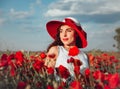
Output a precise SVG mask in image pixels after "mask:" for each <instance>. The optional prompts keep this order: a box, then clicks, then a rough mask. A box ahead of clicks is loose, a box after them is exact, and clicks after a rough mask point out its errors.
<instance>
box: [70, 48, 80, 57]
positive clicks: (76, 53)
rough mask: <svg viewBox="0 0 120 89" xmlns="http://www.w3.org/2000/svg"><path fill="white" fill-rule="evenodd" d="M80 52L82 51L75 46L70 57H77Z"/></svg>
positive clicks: (71, 49)
mask: <svg viewBox="0 0 120 89" xmlns="http://www.w3.org/2000/svg"><path fill="white" fill-rule="evenodd" d="M79 52H80V50H79V49H78V47H77V46H74V47H72V48H70V50H69V53H68V55H69V56H76V55H78V54H79Z"/></svg>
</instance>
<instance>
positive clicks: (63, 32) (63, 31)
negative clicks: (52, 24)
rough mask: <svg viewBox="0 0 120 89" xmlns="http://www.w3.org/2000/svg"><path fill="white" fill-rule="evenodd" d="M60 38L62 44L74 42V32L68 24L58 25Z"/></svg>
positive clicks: (71, 44)
mask: <svg viewBox="0 0 120 89" xmlns="http://www.w3.org/2000/svg"><path fill="white" fill-rule="evenodd" d="M59 30H60V40H61V41H62V43H63V44H64V46H73V45H75V44H76V36H77V34H76V32H75V30H74V29H72V28H71V27H70V26H68V25H62V26H61V27H60V29H59Z"/></svg>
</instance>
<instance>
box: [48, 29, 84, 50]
mask: <svg viewBox="0 0 120 89" xmlns="http://www.w3.org/2000/svg"><path fill="white" fill-rule="evenodd" d="M76 33H77V32H76ZM81 42H82V41H81V39H80V37H79V36H77V37H76V46H77V47H78V48H81V47H82V44H81ZM58 45H59V46H63V45H64V44H63V43H62V41H61V40H60V30H59V29H57V34H56V38H55V40H54V41H53V42H52V43H51V44H50V45H49V46H48V48H47V52H48V51H49V49H50V48H51V47H53V46H58Z"/></svg>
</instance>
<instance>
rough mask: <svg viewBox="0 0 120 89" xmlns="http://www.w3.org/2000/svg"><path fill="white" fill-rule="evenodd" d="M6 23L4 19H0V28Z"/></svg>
mask: <svg viewBox="0 0 120 89" xmlns="http://www.w3.org/2000/svg"><path fill="white" fill-rule="evenodd" d="M5 22H6V19H5V18H0V26H2V25H3V24H4V23H5Z"/></svg>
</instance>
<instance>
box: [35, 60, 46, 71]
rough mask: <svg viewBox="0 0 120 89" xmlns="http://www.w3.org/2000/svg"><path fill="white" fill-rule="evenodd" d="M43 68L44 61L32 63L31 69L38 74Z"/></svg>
mask: <svg viewBox="0 0 120 89" xmlns="http://www.w3.org/2000/svg"><path fill="white" fill-rule="evenodd" d="M43 66H44V61H42V60H35V62H34V63H33V67H34V69H35V70H36V71H37V72H39V71H40V70H41V69H42V68H43Z"/></svg>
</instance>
